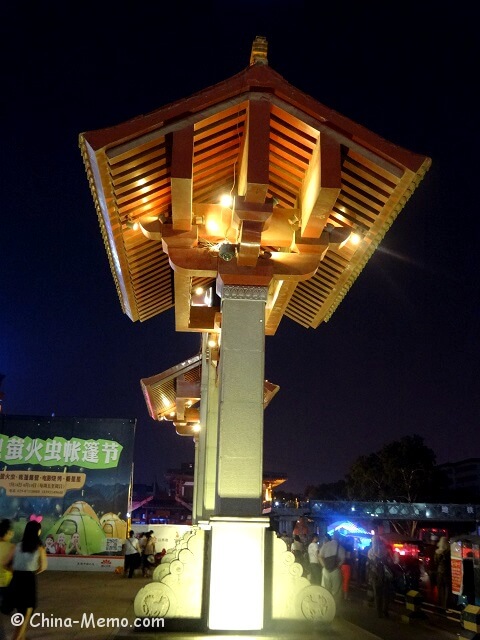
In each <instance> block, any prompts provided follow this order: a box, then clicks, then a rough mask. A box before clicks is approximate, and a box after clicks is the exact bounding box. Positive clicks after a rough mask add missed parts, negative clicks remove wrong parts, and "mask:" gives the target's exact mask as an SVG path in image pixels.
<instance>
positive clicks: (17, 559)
mask: <svg viewBox="0 0 480 640" xmlns="http://www.w3.org/2000/svg"><path fill="white" fill-rule="evenodd" d="M40 534H41V526H40V523H39V522H37V521H36V520H30V521H29V522H27V524H26V525H25V529H24V532H23V537H22V541H21V542H19V543H18V544H17V545H16V546H15V547H14V549H13V551H12V555H11V561H12V568H13V576H12V580H11V582H10V584H9V586H8V588H7V592H6V594H5V597H4V601H3V604H2V611H4V612H7V611H9V612H11V611H17V613H21V614H22V615H23V616H24V618H23V623H22V624H21V625H19V626H18V627H16V628H15V631H14V633H13V636H12V640H20V639H23V638H24V637H25V634H26V631H27V629H28V624H29V622H30V617H31V615H32V613H33V611H34V610H35V609H36V607H37V575H38V574H39V573H42V572H43V571H45V569H46V568H47V554H46V551H45V547H44V546H43V544H42V541H41V539H40Z"/></svg>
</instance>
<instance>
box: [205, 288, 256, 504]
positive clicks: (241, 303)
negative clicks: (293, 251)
mask: <svg viewBox="0 0 480 640" xmlns="http://www.w3.org/2000/svg"><path fill="white" fill-rule="evenodd" d="M267 291H268V289H267V287H258V286H239V285H224V286H223V291H222V342H221V349H220V372H219V380H220V385H219V393H220V397H219V410H218V425H219V431H218V451H217V456H218V468H217V489H216V490H217V496H216V507H215V515H216V516H259V515H260V514H261V513H262V480H263V478H262V475H263V472H262V465H263V393H264V389H263V384H264V367H265V304H266V300H267Z"/></svg>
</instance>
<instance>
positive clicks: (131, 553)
mask: <svg viewBox="0 0 480 640" xmlns="http://www.w3.org/2000/svg"><path fill="white" fill-rule="evenodd" d="M156 544H157V538H156V537H155V534H154V532H153V530H150V531H145V532H142V533H140V534H139V535H138V537H137V536H136V535H135V532H134V531H130V532H129V534H128V538H127V539H126V540H125V541H124V544H123V547H122V549H123V553H124V555H125V565H124V575H125V577H127V578H133V576H134V574H135V571H136V569H141V572H142V576H143V577H144V578H150V577H151V575H152V572H153V569H155V567H156V566H157V565H158V564H160V562H161V561H162V558H163V556H164V555H165V554H166V550H165V549H162V550H161V551H160V552H157V550H156Z"/></svg>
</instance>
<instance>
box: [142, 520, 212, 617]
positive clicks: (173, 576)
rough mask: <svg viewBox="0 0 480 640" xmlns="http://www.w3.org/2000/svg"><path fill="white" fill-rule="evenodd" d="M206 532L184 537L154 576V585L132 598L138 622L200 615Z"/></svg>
mask: <svg viewBox="0 0 480 640" xmlns="http://www.w3.org/2000/svg"><path fill="white" fill-rule="evenodd" d="M204 546H205V532H204V531H201V530H200V529H194V530H192V531H189V532H188V533H185V534H184V535H183V536H182V538H180V540H179V541H178V542H177V544H176V546H175V548H174V549H171V550H169V552H168V553H167V554H166V555H165V556H164V557H163V559H162V563H161V564H160V565H159V566H158V567H156V568H155V570H154V572H153V582H151V583H149V584H147V585H145V587H143V588H142V589H140V591H139V592H138V593H137V595H136V596H135V601H134V612H135V615H136V616H137V617H140V618H154V617H160V618H189V619H195V618H196V619H200V618H201V615H202V592H203V555H204Z"/></svg>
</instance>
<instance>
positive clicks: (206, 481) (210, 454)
mask: <svg viewBox="0 0 480 640" xmlns="http://www.w3.org/2000/svg"><path fill="white" fill-rule="evenodd" d="M210 354H211V351H210V349H209V347H208V334H206V333H205V334H204V335H203V337H202V378H201V398H202V399H201V403H200V425H201V429H200V433H199V438H198V463H197V464H198V474H196V481H195V492H196V493H195V505H196V509H195V513H196V522H197V523H200V522H202V521H205V520H208V518H209V516H210V515H213V514H214V511H215V496H216V483H217V434H218V387H217V384H216V377H217V368H216V364H215V362H214V361H213V359H212V358H211V357H210ZM197 485H198V486H197Z"/></svg>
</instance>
